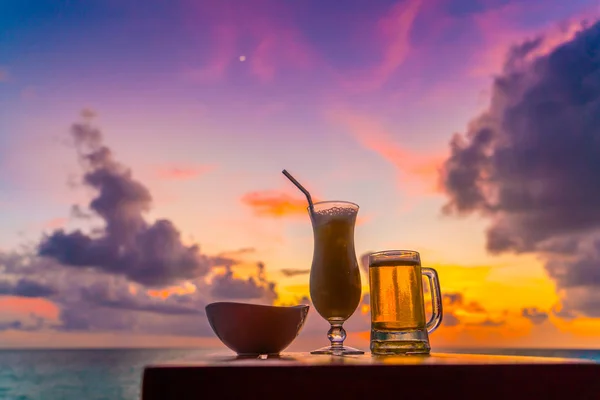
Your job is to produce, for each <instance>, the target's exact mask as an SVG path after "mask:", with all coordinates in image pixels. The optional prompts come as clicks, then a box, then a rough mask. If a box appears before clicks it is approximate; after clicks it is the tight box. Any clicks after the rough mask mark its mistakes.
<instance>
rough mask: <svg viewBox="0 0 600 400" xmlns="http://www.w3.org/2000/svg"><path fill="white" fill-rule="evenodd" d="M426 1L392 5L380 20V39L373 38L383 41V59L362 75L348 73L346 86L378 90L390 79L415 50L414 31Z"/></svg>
mask: <svg viewBox="0 0 600 400" xmlns="http://www.w3.org/2000/svg"><path fill="white" fill-rule="evenodd" d="M423 3H424V1H423V0H406V1H399V2H396V4H395V5H394V6H392V8H391V9H390V11H389V13H388V14H387V15H385V16H384V17H382V18H381V19H380V20H379V21H378V24H377V28H378V29H377V38H374V39H373V41H374V42H375V43H380V44H381V49H382V55H381V60H380V61H379V63H378V64H377V65H375V66H373V67H372V68H370V69H368V70H365V71H361V72H360V73H359V74H354V76H351V77H350V76H344V77H343V80H342V84H343V86H344V87H346V88H347V89H349V90H351V91H359V92H360V91H370V90H376V89H380V88H381V87H382V86H383V85H384V84H385V83H386V82H387V81H388V80H389V79H390V77H391V76H392V75H393V74H394V73H395V72H396V70H397V69H398V68H399V67H400V66H401V65H402V64H403V63H404V62H405V61H406V58H407V57H408V54H409V52H410V50H411V44H410V33H411V31H412V28H413V25H414V22H415V19H416V18H417V16H418V14H419V11H420V10H421V7H422V5H423Z"/></svg>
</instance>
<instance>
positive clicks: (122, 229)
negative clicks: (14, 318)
mask: <svg viewBox="0 0 600 400" xmlns="http://www.w3.org/2000/svg"><path fill="white" fill-rule="evenodd" d="M72 135H73V138H74V141H75V145H76V148H77V150H78V153H79V158H80V161H81V163H82V164H83V165H84V166H85V168H86V172H85V174H84V176H83V184H84V185H86V186H88V187H90V188H93V189H94V190H95V191H96V192H97V196H96V197H95V198H94V199H93V200H92V201H91V203H90V204H89V208H90V210H91V212H93V214H95V215H97V216H98V217H100V218H101V219H102V220H103V221H104V223H105V226H104V228H102V229H101V230H99V233H97V234H87V233H84V232H82V231H80V230H77V231H74V232H69V233H67V232H65V231H63V230H62V229H61V230H56V231H54V232H53V233H52V234H50V235H49V236H46V237H45V238H44V239H43V240H42V242H41V243H40V245H39V254H40V255H41V256H45V257H50V258H53V259H55V260H57V261H59V262H60V263H62V264H64V265H67V266H72V267H83V268H85V267H91V268H95V269H97V270H100V271H104V272H107V273H110V274H122V275H124V276H126V277H127V278H129V279H131V280H132V281H135V282H139V283H142V284H145V285H153V286H160V285H167V284H171V283H174V282H176V281H178V280H182V279H192V278H196V277H199V276H203V275H205V274H206V273H207V272H208V271H209V268H210V260H209V259H208V257H206V256H204V255H202V254H200V250H199V247H198V246H197V245H191V246H188V245H185V244H183V243H182V240H181V235H180V232H179V231H178V230H177V228H176V227H175V226H174V224H173V223H172V222H171V221H169V220H165V219H161V220H157V221H156V222H154V223H149V222H147V221H146V220H145V218H144V214H145V213H146V212H148V211H149V209H150V205H151V202H152V197H151V196H150V192H149V191H148V189H147V188H146V187H145V186H144V185H143V184H141V183H140V182H138V181H136V180H135V179H133V177H132V173H131V171H130V170H129V169H127V168H125V167H124V166H122V165H121V164H119V163H118V162H116V161H115V160H114V158H113V155H112V152H111V150H110V149H109V148H108V147H106V146H105V145H104V144H103V139H102V134H101V132H100V131H99V130H97V129H95V128H93V127H92V126H91V125H90V123H89V122H85V123H79V124H75V125H74V126H73V128H72ZM76 210H77V214H78V215H84V214H85V213H84V212H82V211H81V210H80V209H79V208H77V209H76Z"/></svg>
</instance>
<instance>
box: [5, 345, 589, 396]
mask: <svg viewBox="0 0 600 400" xmlns="http://www.w3.org/2000/svg"><path fill="white" fill-rule="evenodd" d="M219 350H222V349H219ZM436 351H437V352H441V351H444V352H457V353H480V354H503V355H527V356H538V357H564V358H582V359H586V360H594V361H597V362H600V350H557V349H553V350H540V349H436ZM214 352H215V349H192V350H185V349H97V350H87V349H86V350H0V399H2V400H4V399H6V400H13V399H14V400H16V399H18V400H71V399H72V400H84V399H85V400H100V399H103V400H104V399H106V400H120V399H125V400H135V399H139V396H140V384H141V377H142V371H143V368H144V366H145V365H147V364H153V363H161V362H165V361H169V360H194V359H199V358H201V357H202V356H203V355H206V354H209V353H214Z"/></svg>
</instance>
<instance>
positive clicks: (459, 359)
mask: <svg viewBox="0 0 600 400" xmlns="http://www.w3.org/2000/svg"><path fill="white" fill-rule="evenodd" d="M263 357H265V356H263ZM590 363H592V364H593V363H594V362H593V361H588V360H582V359H567V358H550V357H528V356H500V355H485V354H460V353H432V354H431V355H428V356H417V355H411V356H402V355H399V356H374V355H371V354H370V353H365V354H363V355H354V356H343V357H339V356H327V355H312V354H310V353H282V354H281V355H280V356H277V357H273V356H270V357H266V358H261V357H238V356H235V355H234V354H233V353H231V354H228V353H214V354H209V355H206V356H204V357H202V358H198V359H188V360H175V361H170V362H165V363H162V364H160V365H149V366H147V368H169V367H171V368H173V367H178V368H208V367H247V368H248V367H252V368H254V367H294V366H295V367H297V366H328V365H329V366H357V365H361V366H366V365H371V366H386V365H389V366H392V365H395V366H401V365H405V366H408V365H484V364H590Z"/></svg>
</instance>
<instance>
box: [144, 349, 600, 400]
mask: <svg viewBox="0 0 600 400" xmlns="http://www.w3.org/2000/svg"><path fill="white" fill-rule="evenodd" d="M142 386H143V387H142V395H143V397H142V399H143V400H159V399H160V400H162V399H179V400H185V399H203V398H208V399H210V398H219V399H229V398H231V399H246V398H251V399H253V398H257V399H258V398H261V399H262V398H275V397H283V398H286V399H296V398H297V399H321V398H324V399H334V398H336V399H340V400H346V399H354V398H356V399H363V400H364V399H366V398H372V397H377V398H397V397H398V396H399V395H402V396H401V397H403V398H427V399H429V398H438V397H442V398H445V397H449V396H450V397H451V398H465V399H469V398H474V399H486V398H493V399H495V398H511V399H512V398H517V399H519V398H530V399H537V398H540V399H541V398H572V399H578V400H579V399H600V364H597V363H594V362H592V361H587V360H579V359H578V360H573V359H563V358H542V357H513V356H492V355H475V354H442V353H432V354H431V355H430V356H371V354H365V355H361V356H345V357H335V356H324V355H310V354H308V353H283V354H282V355H281V356H280V357H268V358H267V359H259V358H240V357H236V356H234V355H229V354H213V355H210V356H206V357H204V358H199V359H189V360H182V361H174V362H168V363H164V364H160V365H149V366H147V367H146V369H145V371H144V378H143V383H142ZM483 394H485V395H484V396H483V397H482V395H483Z"/></svg>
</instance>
